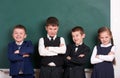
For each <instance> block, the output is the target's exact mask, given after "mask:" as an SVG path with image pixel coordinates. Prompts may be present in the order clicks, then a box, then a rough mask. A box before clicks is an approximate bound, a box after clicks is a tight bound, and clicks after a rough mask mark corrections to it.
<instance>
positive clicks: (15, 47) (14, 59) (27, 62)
mask: <svg viewBox="0 0 120 78" xmlns="http://www.w3.org/2000/svg"><path fill="white" fill-rule="evenodd" d="M12 36H13V39H14V41H13V42H11V43H9V44H8V59H9V61H10V75H11V76H12V78H34V76H33V74H34V72H33V67H32V63H31V59H30V54H32V53H33V45H32V42H31V41H25V40H24V39H25V38H26V36H27V35H26V28H25V27H24V26H22V25H17V26H15V27H14V28H13V34H12Z"/></svg>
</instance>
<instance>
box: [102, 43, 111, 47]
mask: <svg viewBox="0 0 120 78" xmlns="http://www.w3.org/2000/svg"><path fill="white" fill-rule="evenodd" d="M111 45H112V44H111V43H109V44H106V45H104V44H101V45H100V46H101V47H109V46H111Z"/></svg>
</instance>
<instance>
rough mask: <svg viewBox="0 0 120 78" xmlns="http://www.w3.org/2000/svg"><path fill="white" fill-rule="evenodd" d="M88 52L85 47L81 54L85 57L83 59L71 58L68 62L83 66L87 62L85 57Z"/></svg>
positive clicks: (88, 49)
mask: <svg viewBox="0 0 120 78" xmlns="http://www.w3.org/2000/svg"><path fill="white" fill-rule="evenodd" d="M89 52H90V48H89V47H86V48H85V49H84V51H83V53H82V54H84V55H85V56H84V57H71V60H70V62H72V63H74V64H79V65H83V64H85V63H86V62H87V60H88V58H87V56H88V54H89ZM78 56H79V55H78Z"/></svg>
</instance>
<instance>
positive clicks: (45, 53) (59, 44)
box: [39, 17, 66, 78]
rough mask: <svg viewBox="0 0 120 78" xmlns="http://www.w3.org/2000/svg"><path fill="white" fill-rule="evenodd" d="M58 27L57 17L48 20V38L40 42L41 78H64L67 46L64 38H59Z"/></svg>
mask: <svg viewBox="0 0 120 78" xmlns="http://www.w3.org/2000/svg"><path fill="white" fill-rule="evenodd" d="M58 26H59V24H58V19H57V18H56V17H49V18H48V19H47V20H46V26H45V28H46V31H47V37H42V38H40V40H39V54H40V56H41V69H40V78H62V74H63V69H62V66H63V64H64V59H63V55H64V54H65V52H66V45H65V40H64V38H63V37H58V36H57V32H58V28H59V27H58Z"/></svg>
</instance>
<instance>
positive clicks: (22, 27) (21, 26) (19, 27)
mask: <svg viewBox="0 0 120 78" xmlns="http://www.w3.org/2000/svg"><path fill="white" fill-rule="evenodd" d="M17 28H18V29H23V30H24V31H25V33H26V32H27V30H26V28H25V26H23V25H20V24H19V25H16V26H15V27H14V28H13V31H14V29H17Z"/></svg>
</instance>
